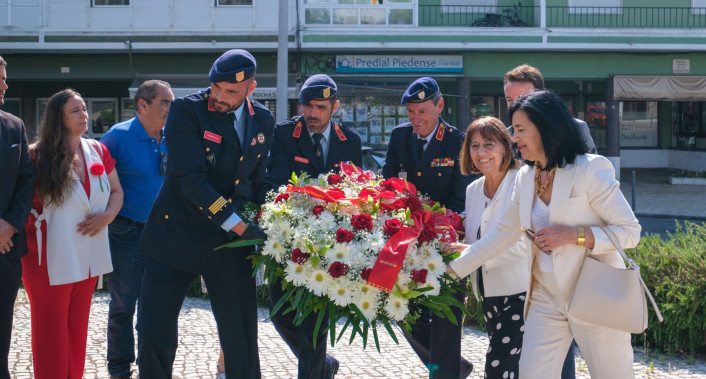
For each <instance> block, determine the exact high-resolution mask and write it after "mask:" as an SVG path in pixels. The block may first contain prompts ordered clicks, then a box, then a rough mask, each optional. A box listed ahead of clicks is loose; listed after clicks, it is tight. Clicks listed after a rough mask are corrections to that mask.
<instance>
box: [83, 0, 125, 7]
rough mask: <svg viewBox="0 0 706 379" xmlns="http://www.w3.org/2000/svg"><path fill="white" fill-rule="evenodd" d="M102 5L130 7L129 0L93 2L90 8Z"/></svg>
mask: <svg viewBox="0 0 706 379" xmlns="http://www.w3.org/2000/svg"><path fill="white" fill-rule="evenodd" d="M102 5H130V0H93V4H92V6H96V7H98V6H102Z"/></svg>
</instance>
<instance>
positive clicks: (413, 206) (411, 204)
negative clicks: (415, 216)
mask: <svg viewBox="0 0 706 379" xmlns="http://www.w3.org/2000/svg"><path fill="white" fill-rule="evenodd" d="M407 208H409V210H410V212H414V211H416V210H418V209H422V201H421V200H419V198H418V197H417V196H415V195H409V196H407Z"/></svg>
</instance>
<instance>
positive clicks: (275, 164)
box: [267, 117, 363, 191]
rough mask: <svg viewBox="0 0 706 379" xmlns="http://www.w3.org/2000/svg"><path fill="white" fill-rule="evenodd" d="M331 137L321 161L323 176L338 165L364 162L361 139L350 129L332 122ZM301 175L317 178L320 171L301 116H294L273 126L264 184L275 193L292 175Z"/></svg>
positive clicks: (312, 143) (337, 168) (357, 164)
mask: <svg viewBox="0 0 706 379" xmlns="http://www.w3.org/2000/svg"><path fill="white" fill-rule="evenodd" d="M329 128H332V129H331V134H330V137H329V142H328V154H327V156H326V162H324V173H327V172H329V171H336V172H338V171H339V164H340V162H341V161H343V162H352V163H353V164H355V165H356V166H358V167H360V166H361V165H362V162H363V153H362V150H361V144H360V136H359V135H358V133H356V132H355V131H354V130H353V129H351V128H349V127H347V126H344V125H339V124H336V123H334V122H331V123H330V124H329ZM293 172H294V173H296V174H297V175H300V174H301V173H302V172H306V173H307V174H308V175H309V176H310V177H316V176H318V175H319V174H321V172H319V169H318V166H317V164H316V151H315V150H314V142H312V140H311V137H310V136H309V132H308V131H307V129H306V124H305V123H304V117H293V118H291V119H289V120H286V121H282V122H280V123H278V124H277V126H275V133H274V140H273V141H272V148H271V150H270V159H269V163H268V164H267V183H268V185H269V189H271V190H275V191H276V190H277V188H279V187H280V186H282V185H286V184H287V183H288V181H289V178H290V177H291V176H292V173H293Z"/></svg>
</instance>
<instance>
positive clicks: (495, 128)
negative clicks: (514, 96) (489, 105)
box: [459, 116, 520, 175]
mask: <svg viewBox="0 0 706 379" xmlns="http://www.w3.org/2000/svg"><path fill="white" fill-rule="evenodd" d="M476 132H478V133H480V135H481V137H483V138H484V139H486V140H490V141H495V142H497V143H499V144H500V145H501V146H502V147H503V149H504V150H505V154H504V155H503V161H502V162H501V163H500V171H502V172H507V171H509V170H514V169H516V168H519V167H520V163H519V161H518V160H516V159H515V157H514V153H513V151H512V141H511V137H510V133H508V131H507V127H506V126H505V124H503V122H502V121H500V120H499V119H497V118H495V117H490V116H486V117H481V118H479V119H477V120H475V121H473V122H472V123H471V125H468V129H466V138H465V139H464V140H463V147H461V157H460V158H459V163H460V165H461V174H463V175H471V174H477V173H479V172H480V171H479V170H478V168H476V166H475V165H474V164H473V159H471V153H470V147H471V139H472V138H473V135H474V134H475V133H476Z"/></svg>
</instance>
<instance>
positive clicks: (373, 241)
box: [368, 229, 385, 252]
mask: <svg viewBox="0 0 706 379" xmlns="http://www.w3.org/2000/svg"><path fill="white" fill-rule="evenodd" d="M368 243H369V244H370V249H371V250H372V251H375V252H379V251H380V250H382V248H383V246H385V236H384V235H383V233H382V230H380V229H378V230H373V231H372V232H371V233H370V235H368Z"/></svg>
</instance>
